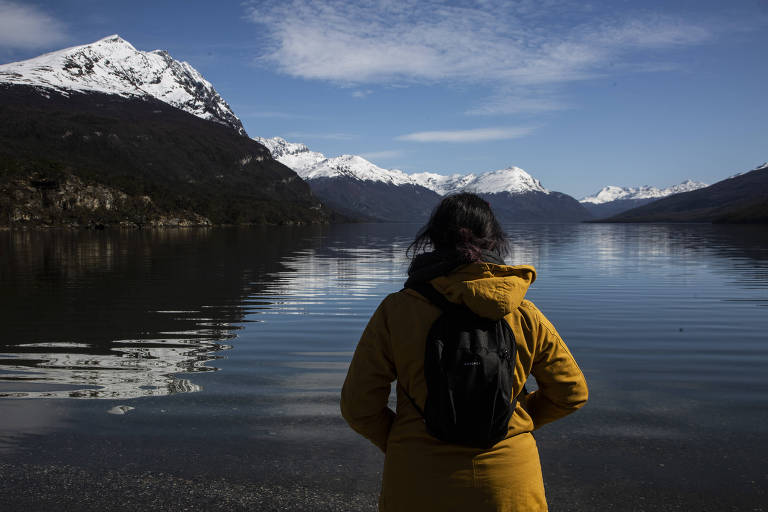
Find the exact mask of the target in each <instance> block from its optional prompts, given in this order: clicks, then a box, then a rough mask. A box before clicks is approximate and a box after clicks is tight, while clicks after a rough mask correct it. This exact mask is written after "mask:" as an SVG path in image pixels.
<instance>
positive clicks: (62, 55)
mask: <svg viewBox="0 0 768 512" xmlns="http://www.w3.org/2000/svg"><path fill="white" fill-rule="evenodd" d="M0 83H5V84H14V85H27V86H30V87H33V88H35V89H37V90H40V91H41V92H43V93H44V94H50V93H56V94H60V95H63V96H69V95H70V94H72V93H80V94H84V93H93V92H97V93H105V94H116V95H119V96H122V97H152V98H155V99H157V100H160V101H162V102H164V103H167V104H169V105H172V106H174V107H176V108H179V109H181V110H184V111H185V112H189V113H190V114H192V115H195V116H197V117H200V118H202V119H205V120H208V121H213V122H216V123H219V124H223V125H226V126H229V127H230V128H232V129H233V130H235V131H237V132H238V133H239V134H240V135H243V136H245V135H247V134H246V132H245V129H244V128H243V124H242V122H241V121H240V119H239V118H238V117H237V116H236V115H235V113H234V112H233V111H232V109H231V108H230V106H229V105H228V104H227V102H226V101H224V98H222V97H221V95H220V94H219V93H218V92H217V91H216V89H214V87H213V85H212V84H211V83H210V82H209V81H208V80H206V79H205V78H204V77H203V76H202V75H201V74H200V72H198V71H197V70H196V69H195V68H193V67H192V66H191V65H190V64H189V63H187V62H183V61H177V60H175V59H173V58H172V57H171V56H170V54H169V53H168V52H167V51H165V50H154V51H151V52H144V51H140V50H137V49H136V48H134V47H133V45H131V43H129V42H128V41H126V40H125V39H123V38H121V37H120V36H119V35H117V34H114V35H111V36H107V37H104V38H102V39H99V40H98V41H95V42H93V43H88V44H84V45H79V46H72V47H70V48H64V49H61V50H57V51H53V52H49V53H46V54H43V55H40V56H38V57H34V58H31V59H27V60H23V61H18V62H11V63H8V64H2V65H0Z"/></svg>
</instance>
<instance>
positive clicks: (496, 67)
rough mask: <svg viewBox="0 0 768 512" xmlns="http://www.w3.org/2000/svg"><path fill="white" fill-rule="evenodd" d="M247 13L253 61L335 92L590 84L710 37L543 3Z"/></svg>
mask: <svg viewBox="0 0 768 512" xmlns="http://www.w3.org/2000/svg"><path fill="white" fill-rule="evenodd" d="M247 9H248V16H249V18H250V19H251V20H252V21H253V22H256V23H260V24H263V26H264V27H265V28H266V29H267V30H268V31H269V34H270V37H271V42H272V46H271V47H270V48H269V49H268V50H267V52H266V53H265V54H264V55H263V56H262V59H263V61H265V62H267V63H270V64H272V65H274V66H276V67H277V69H279V70H280V71H282V72H283V73H286V74H288V75H292V76H296V77H301V78H307V79H319V80H329V81H334V82H338V83H341V84H345V85H350V84H363V83H380V82H385V83H393V82H394V83H399V82H403V83H408V82H418V83H424V82H442V81H448V82H457V81H458V82H464V83H485V84H490V85H499V86H500V85H502V84H510V83H511V84H515V85H534V84H556V83H564V82H569V81H573V80H582V79H586V78H590V77H593V76H595V75H597V74H599V73H600V72H602V71H604V70H605V68H606V67H607V66H608V65H609V63H610V62H611V61H612V60H615V59H618V58H621V57H622V56H624V55H625V54H627V53H628V52H632V51H634V50H638V49H656V48H660V47H670V46H683V45H690V44H697V43H701V42H702V41H705V40H707V39H708V38H709V37H710V35H711V34H710V31H709V30H708V29H707V28H706V27H704V26H700V25H697V24H695V23H692V22H686V21H684V20H680V19H675V18H671V17H662V16H648V15H637V16H636V17H634V18H632V19H626V18H622V19H615V18H611V17H608V16H603V17H601V16H600V15H599V13H595V12H588V11H586V10H583V11H582V10H581V9H582V8H581V7H578V6H574V3H566V2H553V1H549V2H546V1H544V2H531V1H529V0H518V1H515V2H513V1H509V0H478V1H475V2H466V3H462V4H461V5H460V6H459V5H455V4H449V3H447V2H443V1H439V0H432V1H430V0H400V1H394V0H359V1H358V0H355V1H349V0H301V1H299V0H293V1H291V0H287V1H284V2H269V3H267V2H257V3H252V4H250V5H249V6H248V7H247ZM583 9H587V8H586V7H585V8H583Z"/></svg>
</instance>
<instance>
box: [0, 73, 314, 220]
mask: <svg viewBox="0 0 768 512" xmlns="http://www.w3.org/2000/svg"><path fill="white" fill-rule="evenodd" d="M0 119H2V123H0V186H2V188H3V190H4V193H3V194H1V195H0V225H1V224H9V223H10V224H16V223H21V222H29V223H49V224H80V225H82V224H93V223H101V224H112V223H120V222H122V223H124V224H125V223H129V224H136V225H143V224H163V223H164V221H163V219H167V218H169V217H174V216H175V217H178V218H182V219H187V221H186V222H185V223H189V224H196V223H200V222H198V221H196V220H195V219H198V220H199V217H198V216H202V217H205V218H206V219H208V220H209V221H210V222H212V223H215V224H222V223H223V224H237V223H273V224H277V223H304V222H326V221H328V219H329V212H328V210H326V209H325V208H323V207H322V206H321V205H320V203H319V202H318V200H317V199H316V198H314V197H313V196H312V195H311V192H310V190H309V187H308V186H307V184H306V183H305V182H304V181H303V180H302V179H301V178H299V177H298V176H297V175H296V173H294V172H293V171H291V170H290V169H288V168H287V167H285V166H284V165H282V164H281V163H279V162H277V161H275V160H273V159H272V157H271V155H270V153H269V151H268V150H267V149H266V148H264V147H263V146H262V145H260V144H258V143H257V142H255V141H253V140H251V139H248V138H247V137H243V136H241V135H240V134H238V133H237V132H236V131H235V130H233V129H231V128H230V127H228V126H226V125H222V124H218V123H213V122H210V121H207V120H204V119H200V118H198V117H195V116H194V115H192V114H189V113H186V112H184V111H182V110H179V109H177V108H174V107H172V106H170V105H168V104H167V103H163V102H161V101H158V100H156V99H153V98H149V97H147V98H124V97H120V96H117V95H108V94H101V93H85V94H79V93H73V94H71V95H69V96H68V97H67V96H62V95H60V94H58V93H55V92H50V93H46V94H41V92H39V91H38V90H35V89H34V88H32V87H29V86H24V85H7V84H0ZM78 183H79V184H78ZM65 184H68V185H67V186H70V188H72V187H74V189H77V190H80V191H81V192H82V190H81V189H83V190H84V189H87V188H88V187H91V189H93V188H94V187H96V188H98V187H101V190H102V192H104V191H107V192H108V194H107V195H109V194H112V195H114V196H116V197H118V198H119V199H120V200H118V201H112V202H110V201H105V200H101V201H95V203H94V202H93V201H90V202H89V201H88V200H83V201H79V202H78V197H69V198H67V199H62V198H61V191H62V187H63V188H66V187H65V186H64V185H65ZM64 195H66V194H64ZM76 195H77V194H76ZM97 196H98V194H97ZM123 196H125V197H123ZM30 197H33V198H35V200H34V201H31V200H30ZM80 199H82V198H80ZM30 201H31V202H30ZM202 223H205V222H202Z"/></svg>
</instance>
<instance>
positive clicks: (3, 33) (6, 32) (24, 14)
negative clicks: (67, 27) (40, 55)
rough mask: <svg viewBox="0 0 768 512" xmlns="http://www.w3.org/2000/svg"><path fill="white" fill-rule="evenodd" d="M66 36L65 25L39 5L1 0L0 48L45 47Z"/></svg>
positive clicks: (62, 39) (58, 41)
mask: <svg viewBox="0 0 768 512" xmlns="http://www.w3.org/2000/svg"><path fill="white" fill-rule="evenodd" d="M65 38H66V35H65V31H64V25H63V24H62V23H61V22H59V21H58V20H56V19H54V18H53V17H51V16H50V15H48V14H46V13H45V12H43V11H41V10H40V9H38V8H37V7H34V6H31V5H24V4H20V3H15V2H8V1H5V0H0V48H15V49H27V48H44V47H46V46H49V45H52V44H57V43H60V42H62V41H64V40H65Z"/></svg>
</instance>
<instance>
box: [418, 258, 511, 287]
mask: <svg viewBox="0 0 768 512" xmlns="http://www.w3.org/2000/svg"><path fill="white" fill-rule="evenodd" d="M480 261H483V262H486V263H495V264H496V265H505V263H504V260H503V259H502V257H501V256H500V255H499V254H498V253H496V252H493V251H488V252H485V251H484V252H483V254H482V255H481V256H480ZM468 263H472V261H471V260H470V259H469V258H468V257H467V256H466V255H465V254H463V253H461V252H459V251H432V252H425V253H422V254H419V255H418V256H416V257H415V258H413V261H412V262H411V266H410V267H408V280H407V281H406V282H405V286H406V287H408V285H409V284H411V283H427V282H429V281H431V280H432V279H434V278H436V277H437V276H444V275H446V274H450V273H451V271H452V270H454V269H456V268H458V267H461V266H462V265H466V264H468Z"/></svg>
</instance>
